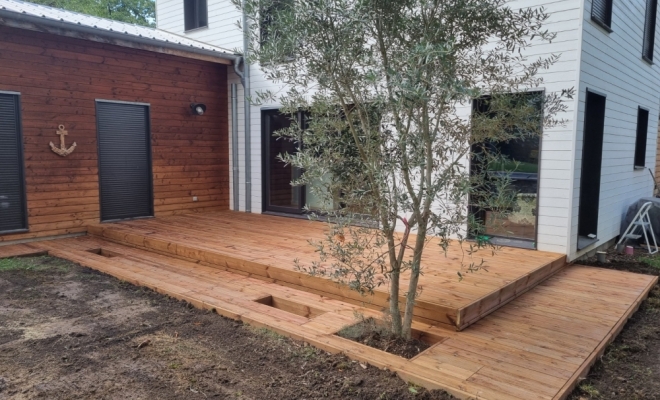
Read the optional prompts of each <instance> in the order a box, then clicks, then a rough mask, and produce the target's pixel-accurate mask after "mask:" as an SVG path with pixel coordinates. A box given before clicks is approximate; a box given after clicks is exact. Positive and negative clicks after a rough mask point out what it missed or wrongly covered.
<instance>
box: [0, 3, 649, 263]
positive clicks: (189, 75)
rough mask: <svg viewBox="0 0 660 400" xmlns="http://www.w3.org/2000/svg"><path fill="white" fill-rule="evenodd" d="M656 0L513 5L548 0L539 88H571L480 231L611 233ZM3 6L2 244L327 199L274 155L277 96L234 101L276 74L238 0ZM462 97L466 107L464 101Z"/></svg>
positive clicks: (517, 236)
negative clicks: (247, 29) (131, 13)
mask: <svg viewBox="0 0 660 400" xmlns="http://www.w3.org/2000/svg"><path fill="white" fill-rule="evenodd" d="M656 3H657V1H656V0H631V1H626V2H623V1H617V0H580V1H576V0H559V1H549V0H538V1H536V0H518V1H514V2H511V5H512V6H515V7H518V6H519V7H528V6H533V7H541V6H543V7H545V9H546V10H547V11H548V13H549V14H550V19H549V20H548V22H547V24H546V27H547V29H548V30H550V31H552V32H556V34H557V37H556V38H555V40H553V41H552V43H547V44H543V45H537V46H534V47H532V48H531V49H529V54H528V55H529V56H530V57H532V58H534V57H538V56H547V55H550V54H559V55H560V59H559V61H558V62H557V63H556V64H554V65H553V66H552V67H551V68H550V69H549V70H547V71H543V72H542V77H543V78H544V85H543V87H541V88H536V89H534V90H542V91H545V92H557V91H560V90H562V89H568V88H574V89H575V93H576V95H575V98H574V99H573V100H570V101H567V103H566V105H567V109H566V111H565V112H563V113H562V114H561V115H558V116H557V117H558V118H561V119H564V120H565V121H566V123H565V124H564V125H562V126H557V127H554V128H552V129H547V130H546V131H544V133H543V136H542V138H541V139H540V140H538V141H531V142H530V141H528V142H524V143H522V142H521V143H512V144H506V145H502V148H501V150H502V151H503V152H504V153H505V154H507V155H509V156H510V157H511V158H512V159H515V160H516V161H519V162H520V164H521V165H523V166H524V169H521V170H519V171H516V172H515V176H513V178H514V182H515V183H516V185H518V187H519V188H520V189H521V193H520V195H519V197H518V199H517V203H518V207H517V209H516V211H515V212H514V213H512V215H511V216H510V217H509V218H508V219H507V220H506V221H503V225H504V229H500V230H497V229H495V228H494V227H493V229H492V231H490V232H488V234H489V235H490V236H491V237H492V240H493V241H494V242H496V243H499V244H502V245H513V246H519V247H527V248H535V249H539V250H544V251H552V252H558V253H563V254H567V255H568V258H569V260H572V259H575V258H577V257H579V256H581V255H583V254H585V253H586V252H589V251H592V250H594V249H595V248H597V247H599V246H602V245H606V244H608V243H610V242H611V241H612V240H613V239H614V238H616V236H617V235H618V234H619V232H620V221H621V217H622V215H623V214H624V213H625V211H626V209H627V207H628V206H629V205H630V204H632V203H633V202H635V201H637V200H638V199H640V198H642V197H645V196H651V195H652V193H653V187H654V181H653V178H652V174H651V173H650V172H651V171H652V170H655V165H656V149H657V148H658V142H657V136H658V135H657V132H658V118H659V114H658V111H659V108H660V104H659V103H660V95H659V93H660V75H659V74H658V72H660V71H659V69H658V67H657V65H656V64H655V63H654V60H655V61H657V60H656V57H654V56H655V53H656V50H655V41H656V38H657V32H656V29H655V24H656V19H657V18H656V17H657V4H656ZM0 5H1V7H0V17H2V18H0V43H2V46H3V51H2V52H0V106H1V107H2V110H1V111H2V118H3V126H2V129H4V133H3V136H2V137H0V139H1V140H2V146H1V147H0V152H2V153H1V154H0V163H2V165H3V169H2V171H0V178H1V179H0V206H1V207H0V214H1V215H0V216H1V218H0V243H9V242H15V241H20V240H33V239H38V238H46V237H53V236H61V235H69V234H77V233H81V232H84V231H85V229H86V226H87V225H88V224H92V223H98V222H103V221H113V220H118V219H125V218H139V217H149V216H160V215H167V214H173V213H187V212H194V211H204V210H221V209H227V208H230V209H233V210H237V211H243V212H246V211H247V212H252V213H273V214H280V215H300V214H301V213H302V208H303V206H305V205H306V204H307V205H310V206H312V207H323V206H324V205H323V204H317V203H318V199H315V198H314V196H313V195H312V193H311V192H310V191H309V190H307V189H306V188H293V187H291V186H290V184H289V183H290V181H291V179H292V178H293V177H294V175H295V171H294V170H292V169H290V168H289V167H285V166H283V165H282V164H281V163H279V161H277V159H276V155H277V154H278V153H280V152H282V151H288V150H292V149H287V148H285V147H283V146H286V144H285V143H282V142H281V141H275V140H274V139H273V138H272V132H273V131H275V130H277V129H278V128H280V127H282V126H283V125H284V124H287V123H288V119H286V118H283V117H282V116H281V115H280V114H279V113H278V111H277V110H278V104H265V105H260V106H254V105H251V106H249V107H248V108H247V109H246V107H245V106H244V104H246V102H244V99H245V96H244V95H245V90H244V87H246V86H247V87H249V90H250V93H251V94H254V93H255V92H256V91H258V90H261V89H278V88H277V87H276V85H274V83H273V82H270V81H269V80H267V79H266V78H265V77H264V75H263V73H262V72H261V70H260V68H259V66H257V65H250V66H249V67H248V69H247V71H245V70H244V69H243V66H242V64H241V62H240V61H241V59H240V57H239V56H237V55H235V54H234V50H233V49H236V50H237V51H238V52H239V53H240V52H241V51H242V48H243V46H244V40H243V38H244V36H243V33H242V31H241V29H240V27H239V26H238V25H237V22H239V21H241V19H242V14H241V12H240V10H238V9H237V8H236V7H235V6H234V5H233V4H232V3H231V1H229V0H157V1H156V18H157V26H158V29H150V28H145V27H136V26H134V25H129V24H123V23H120V22H116V21H108V20H103V19H100V18H94V17H89V16H84V15H81V14H76V13H70V12H65V11H61V10H56V9H52V8H49V7H43V6H38V5H34V4H30V3H24V2H22V1H18V0H0ZM659 57H660V56H659ZM246 72H247V73H246ZM246 110H247V111H248V112H247V113H246ZM459 112H460V114H461V115H462V116H464V117H465V118H469V117H470V114H471V112H472V105H469V104H467V105H465V107H463V108H462V109H461V110H460V111H459ZM200 114H201V115H200ZM246 114H247V116H246ZM246 120H247V121H248V123H247V124H246V123H245V122H246ZM119 122H121V123H119ZM246 128H247V129H246ZM51 142H52V145H51ZM74 142H75V144H76V146H75V147H74V146H73V143H74ZM67 152H70V153H69V154H63V153H67ZM10 167H11V168H10ZM122 196H123V197H122Z"/></svg>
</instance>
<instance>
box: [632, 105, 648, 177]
mask: <svg viewBox="0 0 660 400" xmlns="http://www.w3.org/2000/svg"><path fill="white" fill-rule="evenodd" d="M648 129H649V110H645V109H643V108H642V107H639V108H638V109H637V138H636V139H635V168H644V167H645V166H646V138H647V133H648Z"/></svg>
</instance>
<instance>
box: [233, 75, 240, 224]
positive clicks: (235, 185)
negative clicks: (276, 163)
mask: <svg viewBox="0 0 660 400" xmlns="http://www.w3.org/2000/svg"><path fill="white" fill-rule="evenodd" d="M236 86H237V85H236V84H235V83H232V84H231V170H232V192H233V194H234V196H233V198H234V211H238V210H239V205H238V203H239V193H238V191H239V185H238V93H237V91H238V88H237V87H236Z"/></svg>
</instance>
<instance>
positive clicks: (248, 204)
mask: <svg viewBox="0 0 660 400" xmlns="http://www.w3.org/2000/svg"><path fill="white" fill-rule="evenodd" d="M242 13H243V57H241V58H239V59H236V60H235V61H234V71H235V72H236V75H238V76H239V78H241V84H243V98H244V106H243V107H244V114H245V212H248V213H249V212H252V154H251V152H250V150H251V147H252V146H251V143H250V142H251V140H250V139H251V138H250V65H249V64H248V63H247V60H246V57H247V55H248V44H249V38H250V36H249V34H250V31H249V26H248V18H247V14H245V3H243V11H242ZM241 63H242V64H243V71H241V70H240V68H239V64H241Z"/></svg>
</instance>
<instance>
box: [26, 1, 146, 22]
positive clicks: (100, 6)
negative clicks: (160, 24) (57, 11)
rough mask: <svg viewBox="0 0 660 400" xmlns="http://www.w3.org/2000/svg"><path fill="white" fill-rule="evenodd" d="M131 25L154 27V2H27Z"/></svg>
mask: <svg viewBox="0 0 660 400" xmlns="http://www.w3.org/2000/svg"><path fill="white" fill-rule="evenodd" d="M27 1H29V2H31V3H37V4H42V5H45V6H50V7H55V8H61V9H64V10H68V11H75V12H79V13H82V14H88V15H94V16H96V17H101V18H108V19H114V20H116V21H122V22H128V23H131V24H137V25H144V26H151V27H154V26H156V3H155V0H27Z"/></svg>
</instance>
